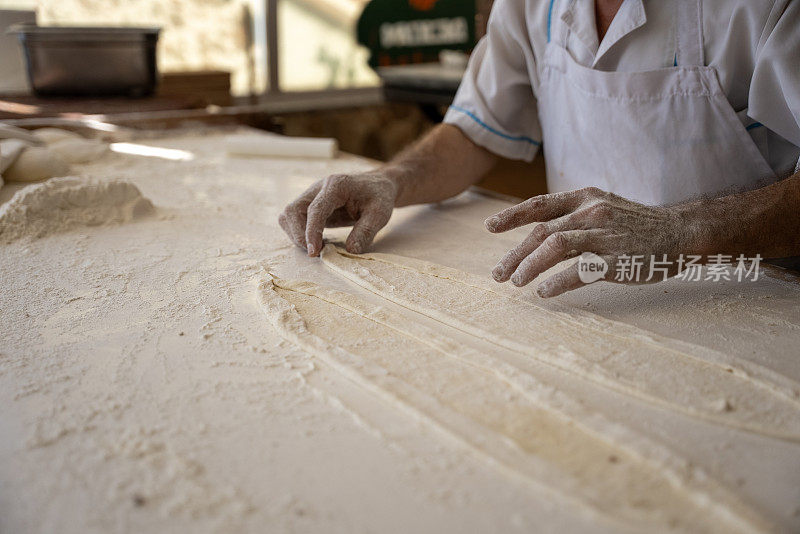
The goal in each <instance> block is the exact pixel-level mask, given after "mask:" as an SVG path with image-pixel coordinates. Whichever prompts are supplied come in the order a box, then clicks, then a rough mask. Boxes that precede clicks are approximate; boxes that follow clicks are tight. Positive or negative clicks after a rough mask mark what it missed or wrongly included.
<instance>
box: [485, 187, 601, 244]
mask: <svg viewBox="0 0 800 534" xmlns="http://www.w3.org/2000/svg"><path fill="white" fill-rule="evenodd" d="M602 194H603V192H602V191H600V190H599V189H597V188H594V187H589V188H586V189H579V190H576V191H564V192H562V193H552V194H549V195H540V196H537V197H533V198H529V199H528V200H526V201H524V202H521V203H519V204H517V205H516V206H511V207H510V208H507V209H504V210H503V211H501V212H500V213H497V214H495V215H492V216H491V217H489V218H488V219H486V221H485V225H486V229H487V230H489V231H490V232H493V233H498V232H507V231H508V230H512V229H514V228H518V227H520V226H524V225H526V224H531V223H534V222H543V221H549V220H551V219H554V218H556V217H561V216H562V215H565V214H567V213H570V212H572V211H574V210H575V209H576V208H577V207H578V206H580V204H581V203H582V202H583V201H584V200H586V199H587V198H588V197H590V196H592V195H597V196H599V195H602Z"/></svg>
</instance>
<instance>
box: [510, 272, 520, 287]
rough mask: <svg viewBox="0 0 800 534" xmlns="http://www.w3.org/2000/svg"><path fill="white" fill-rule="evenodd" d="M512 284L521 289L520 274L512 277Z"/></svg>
mask: <svg viewBox="0 0 800 534" xmlns="http://www.w3.org/2000/svg"><path fill="white" fill-rule="evenodd" d="M511 283H512V284H514V285H515V286H517V287H519V286H521V285H522V278H520V276H519V275H518V274H515V275H514V276H512V277H511Z"/></svg>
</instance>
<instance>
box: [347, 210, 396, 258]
mask: <svg viewBox="0 0 800 534" xmlns="http://www.w3.org/2000/svg"><path fill="white" fill-rule="evenodd" d="M390 217H391V212H388V213H387V212H386V210H382V209H380V208H378V207H377V206H373V207H371V208H368V209H365V210H364V213H362V215H361V217H359V218H358V220H357V221H356V223H355V225H353V230H352V231H351V232H350V235H349V236H347V241H346V242H345V248H346V249H347V251H348V252H350V253H352V254H361V253H362V252H364V251H366V250H367V248H369V246H370V245H371V244H372V240H373V239H375V235H376V234H377V233H378V231H379V230H380V229H381V228H383V227H384V226H386V223H388V222H389V218H390Z"/></svg>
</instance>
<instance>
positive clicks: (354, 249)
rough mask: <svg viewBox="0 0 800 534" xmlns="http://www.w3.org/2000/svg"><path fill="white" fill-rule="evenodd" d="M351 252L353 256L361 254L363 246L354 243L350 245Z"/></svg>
mask: <svg viewBox="0 0 800 534" xmlns="http://www.w3.org/2000/svg"><path fill="white" fill-rule="evenodd" d="M350 252H351V253H353V254H361V245H360V244H358V243H353V244H352V245H350Z"/></svg>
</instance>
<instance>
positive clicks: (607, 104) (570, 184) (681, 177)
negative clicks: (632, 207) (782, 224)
mask: <svg viewBox="0 0 800 534" xmlns="http://www.w3.org/2000/svg"><path fill="white" fill-rule="evenodd" d="M675 5H676V9H677V17H678V18H677V36H676V37H677V62H678V66H677V67H674V68H666V69H659V70H653V71H646V72H603V71H599V70H594V69H590V68H587V67H584V66H582V65H580V64H578V63H577V62H575V61H574V60H573V59H572V56H571V55H570V53H569V52H568V51H567V39H568V37H569V28H568V27H567V26H566V25H565V24H555V22H554V24H553V30H554V31H553V35H552V38H551V41H550V42H549V43H548V45H547V48H546V49H545V55H544V61H543V69H542V75H541V83H540V86H539V95H538V97H539V98H538V105H539V116H540V119H541V124H542V129H543V132H544V153H545V160H546V163H547V184H548V189H549V190H550V192H556V191H567V190H572V189H579V188H582V187H588V186H596V187H599V188H601V189H603V190H606V191H610V192H612V193H616V194H618V195H621V196H623V197H626V198H629V199H631V200H636V201H639V202H643V203H647V204H667V203H674V202H679V201H682V200H686V199H689V198H693V197H698V196H701V195H707V196H719V195H722V194H727V193H732V192H736V191H741V190H744V189H754V188H756V187H761V186H763V185H767V184H769V183H772V182H774V181H775V180H776V179H777V178H776V176H775V173H774V171H773V170H772V168H771V167H770V166H769V164H768V163H767V161H766V160H765V159H764V157H763V156H762V154H761V152H760V151H759V149H758V147H757V146H756V145H755V143H754V142H753V140H752V138H751V137H750V135H749V134H748V132H747V131H746V130H745V127H744V126H743V125H742V123H741V121H740V120H739V119H738V118H737V116H736V112H735V111H734V109H733V108H732V107H731V105H730V103H729V102H728V100H727V98H726V97H725V93H724V92H723V90H722V86H721V85H720V82H719V79H718V77H717V73H716V71H715V70H714V69H713V68H712V67H707V66H705V65H704V58H703V35H702V18H701V16H702V14H701V4H700V0H675Z"/></svg>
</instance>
